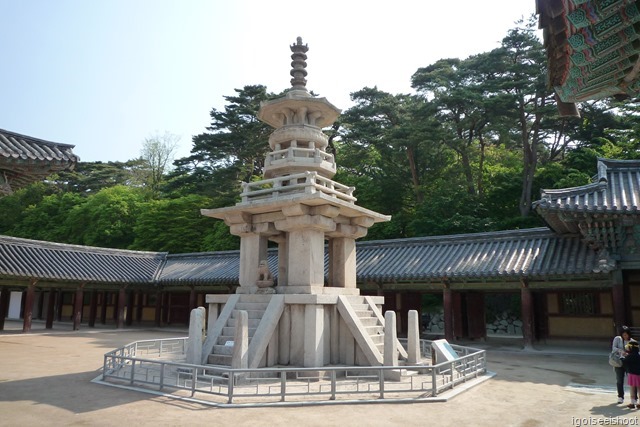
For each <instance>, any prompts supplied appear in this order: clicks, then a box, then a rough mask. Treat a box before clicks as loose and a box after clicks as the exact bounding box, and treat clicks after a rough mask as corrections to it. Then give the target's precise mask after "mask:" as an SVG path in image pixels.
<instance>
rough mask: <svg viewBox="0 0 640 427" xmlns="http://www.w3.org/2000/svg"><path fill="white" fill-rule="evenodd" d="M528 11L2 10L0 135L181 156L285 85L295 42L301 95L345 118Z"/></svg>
mask: <svg viewBox="0 0 640 427" xmlns="http://www.w3.org/2000/svg"><path fill="white" fill-rule="evenodd" d="M534 12H535V1H534V0H491V1H479V0H458V1H455V2H454V1H449V2H436V1H433V0H428V1H421V2H416V1H411V0H396V1H393V2H389V1H378V0H372V1H357V0H350V1H347V0H342V1H335V0H324V1H321V2H309V1H304V2H303V1H283V0H271V1H259V0H254V1H251V0H223V1H220V0H208V1H205V0H19V1H18V0H0V16H2V18H3V19H2V21H3V24H2V25H1V26H0V48H1V52H2V62H3V64H2V67H0V84H1V85H2V98H3V99H2V103H0V128H2V129H6V130H10V131H13V132H18V133H23V134H26V135H30V136H34V137H37V138H42V139H46V140H51V141H56V142H63V143H68V144H75V145H76V148H75V150H74V151H75V152H76V153H77V154H78V155H79V156H80V157H81V159H82V160H84V161H97V160H101V161H115V160H120V161H125V160H128V159H132V158H135V157H138V156H139V154H140V148H141V146H142V142H143V141H144V139H145V138H146V137H149V136H150V135H152V134H154V133H160V134H162V133H164V132H165V131H168V132H171V133H174V134H177V135H179V136H180V137H181V141H180V146H179V150H178V153H177V154H178V157H182V156H186V155H188V153H189V150H190V148H191V137H192V136H193V135H195V134H198V133H201V132H203V131H204V130H205V127H206V126H207V125H208V124H209V123H210V118H209V112H210V110H211V108H217V109H221V108H223V107H224V99H223V96H225V95H231V94H233V90H234V88H240V87H242V86H244V85H248V84H264V85H266V86H267V88H268V89H269V90H270V91H273V92H278V91H281V90H284V89H286V88H287V87H289V79H290V76H289V69H290V61H291V60H290V57H289V55H290V54H291V52H290V51H289V48H288V46H289V44H291V43H293V42H295V39H296V37H297V36H302V38H303V41H304V42H305V43H308V45H309V52H308V56H309V59H308V61H307V62H308V64H309V65H308V68H307V69H308V71H309V76H308V77H307V79H308V81H309V82H308V84H307V87H308V88H309V89H311V90H313V91H314V92H316V93H318V94H319V95H321V96H325V97H327V98H328V99H329V101H331V102H332V103H333V104H334V105H336V106H338V107H339V108H342V109H346V108H348V107H349V106H350V100H349V93H351V92H354V91H356V90H359V89H361V88H363V87H365V86H374V85H377V86H378V87H379V88H380V89H382V90H385V91H388V92H392V93H400V92H403V93H406V92H410V90H411V88H410V78H411V75H412V74H413V73H414V72H415V71H416V70H417V68H419V67H423V66H426V65H429V64H431V63H433V62H435V61H437V60H438V59H440V58H445V57H460V58H464V57H467V56H469V55H471V54H474V53H480V52H484V51H487V50H490V49H493V48H494V47H496V46H497V45H498V43H499V41H500V39H501V38H502V37H504V35H505V34H506V31H507V30H508V29H509V28H511V27H512V26H513V23H514V22H515V21H516V20H517V19H519V18H521V17H523V16H525V17H526V16H529V15H530V14H532V13H534Z"/></svg>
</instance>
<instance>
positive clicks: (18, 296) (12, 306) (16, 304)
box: [7, 292, 22, 319]
mask: <svg viewBox="0 0 640 427" xmlns="http://www.w3.org/2000/svg"><path fill="white" fill-rule="evenodd" d="M21 305H22V292H11V295H10V296H9V312H8V313H7V319H19V318H20V306H21Z"/></svg>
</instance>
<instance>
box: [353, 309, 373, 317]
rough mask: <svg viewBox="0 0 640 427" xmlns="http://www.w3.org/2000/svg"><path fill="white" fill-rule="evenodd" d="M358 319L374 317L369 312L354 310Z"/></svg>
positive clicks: (371, 312)
mask: <svg viewBox="0 0 640 427" xmlns="http://www.w3.org/2000/svg"><path fill="white" fill-rule="evenodd" d="M354 311H355V312H356V316H358V317H359V318H361V319H362V318H367V317H376V315H375V314H373V311H371V310H354Z"/></svg>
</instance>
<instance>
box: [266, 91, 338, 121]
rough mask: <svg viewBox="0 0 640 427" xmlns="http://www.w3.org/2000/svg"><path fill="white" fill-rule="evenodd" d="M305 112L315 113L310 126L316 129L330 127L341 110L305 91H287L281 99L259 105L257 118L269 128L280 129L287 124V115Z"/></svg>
mask: <svg viewBox="0 0 640 427" xmlns="http://www.w3.org/2000/svg"><path fill="white" fill-rule="evenodd" d="M303 109H304V111H305V114H307V115H312V114H314V113H317V118H315V119H314V123H312V125H314V126H316V127H318V128H324V127H327V126H330V125H331V124H332V123H333V122H335V121H336V119H337V118H338V116H339V115H340V112H341V110H340V109H339V108H338V107H336V106H334V105H333V104H332V103H331V102H329V101H327V98H316V97H312V96H311V95H310V94H309V93H308V92H307V91H305V90H289V91H288V92H287V93H286V94H285V95H284V96H283V97H281V98H277V99H273V100H270V101H262V102H261V103H260V111H259V112H258V118H259V119H260V120H262V121H263V122H265V123H267V124H268V125H269V126H271V127H274V128H276V129H277V128H280V127H282V126H285V125H287V124H292V123H290V122H288V121H287V114H290V112H298V111H300V110H303Z"/></svg>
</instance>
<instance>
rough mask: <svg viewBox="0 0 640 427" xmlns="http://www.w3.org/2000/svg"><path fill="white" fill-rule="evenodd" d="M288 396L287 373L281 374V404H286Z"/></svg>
mask: <svg viewBox="0 0 640 427" xmlns="http://www.w3.org/2000/svg"><path fill="white" fill-rule="evenodd" d="M286 395H287V372H286V371H282V372H280V402H284V400H285V396H286Z"/></svg>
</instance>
